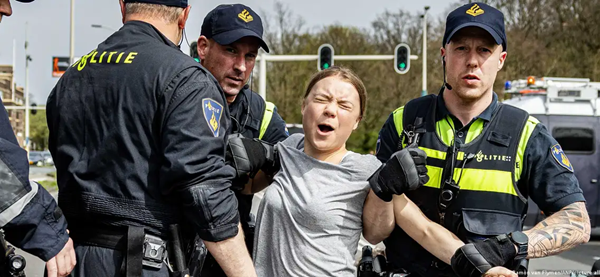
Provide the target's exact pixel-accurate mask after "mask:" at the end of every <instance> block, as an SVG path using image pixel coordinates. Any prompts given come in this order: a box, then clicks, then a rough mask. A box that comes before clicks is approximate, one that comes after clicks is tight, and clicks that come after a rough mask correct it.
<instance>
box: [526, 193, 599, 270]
mask: <svg viewBox="0 0 600 277" xmlns="http://www.w3.org/2000/svg"><path fill="white" fill-rule="evenodd" d="M590 232H591V227H590V218H589V216H588V213H587V210H586V208H585V203H584V202H576V203H573V204H571V205H569V206H566V207H565V208H563V209H562V210H560V211H558V212H556V213H555V214H553V215H551V216H549V217H547V218H546V219H544V220H543V221H542V222H540V223H538V224H537V225H536V226H535V227H533V228H532V229H531V230H528V231H525V233H526V234H527V236H528V237H529V249H528V251H527V252H528V255H527V258H528V259H531V258H541V257H546V256H550V255H555V254H558V253H560V252H563V251H566V250H569V249H571V248H573V247H575V246H577V245H579V244H582V243H586V242H588V241H589V239H590Z"/></svg>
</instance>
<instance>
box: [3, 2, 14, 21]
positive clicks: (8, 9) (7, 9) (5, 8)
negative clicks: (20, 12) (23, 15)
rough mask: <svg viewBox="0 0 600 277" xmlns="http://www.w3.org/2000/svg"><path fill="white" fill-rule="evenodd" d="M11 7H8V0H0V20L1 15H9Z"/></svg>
mask: <svg viewBox="0 0 600 277" xmlns="http://www.w3.org/2000/svg"><path fill="white" fill-rule="evenodd" d="M11 15H12V8H11V7H10V0H0V20H1V19H2V16H11Z"/></svg>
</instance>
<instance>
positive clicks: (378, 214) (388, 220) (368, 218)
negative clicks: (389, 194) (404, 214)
mask: <svg viewBox="0 0 600 277" xmlns="http://www.w3.org/2000/svg"><path fill="white" fill-rule="evenodd" d="M362 220H363V236H364V237H365V239H366V240H367V241H368V242H369V243H371V244H378V243H379V242H381V241H382V240H384V239H386V238H387V237H388V236H389V235H390V234H391V233H392V231H394V226H395V225H396V223H395V219H394V205H393V202H385V201H383V200H381V198H379V197H378V196H377V195H375V193H374V192H373V190H369V194H368V196H367V199H366V200H365V205H364V207H363V215H362Z"/></svg>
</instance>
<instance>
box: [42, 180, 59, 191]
mask: <svg viewBox="0 0 600 277" xmlns="http://www.w3.org/2000/svg"><path fill="white" fill-rule="evenodd" d="M39 183H40V185H42V187H44V188H45V189H46V190H47V191H55V190H57V189H58V185H57V184H56V181H54V180H52V181H46V180H44V181H40V182H39Z"/></svg>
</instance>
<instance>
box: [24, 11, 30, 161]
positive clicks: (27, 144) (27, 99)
mask: <svg viewBox="0 0 600 277" xmlns="http://www.w3.org/2000/svg"><path fill="white" fill-rule="evenodd" d="M27 29H28V24H27V23H25V92H24V93H23V94H24V95H23V97H25V150H26V151H27V153H29V108H30V106H29V60H30V58H29V53H28V52H27V48H28V45H27V44H29V42H28V41H27V31H28V30H27Z"/></svg>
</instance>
